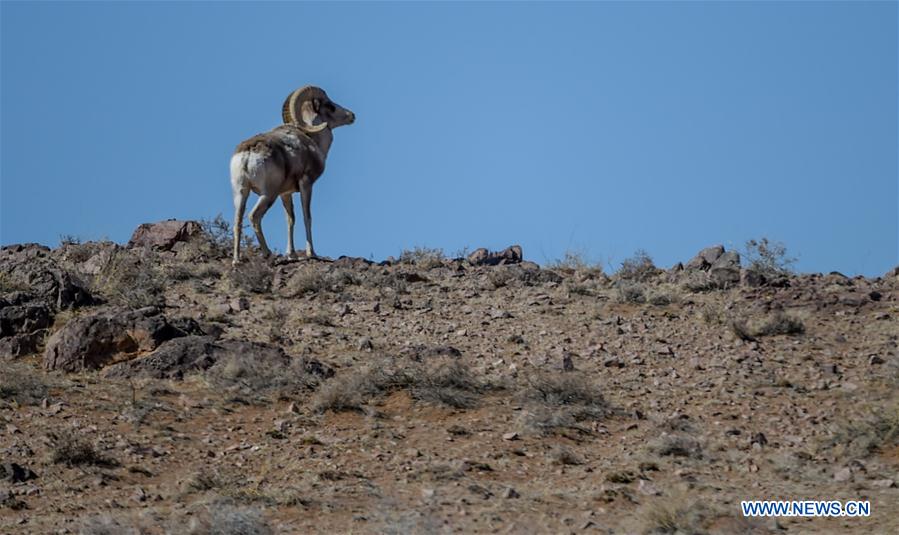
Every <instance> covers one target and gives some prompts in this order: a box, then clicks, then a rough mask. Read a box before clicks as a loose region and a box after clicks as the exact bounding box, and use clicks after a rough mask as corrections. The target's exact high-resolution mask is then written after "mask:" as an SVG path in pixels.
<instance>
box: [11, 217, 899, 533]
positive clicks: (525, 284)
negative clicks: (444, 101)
mask: <svg viewBox="0 0 899 535" xmlns="http://www.w3.org/2000/svg"><path fill="white" fill-rule="evenodd" d="M756 246H757V247H756V248H755V249H754V251H755V252H756V253H758V254H757V256H755V257H753V258H741V257H740V255H739V254H737V253H735V252H732V251H725V250H724V249H723V248H722V247H710V248H708V249H705V250H703V251H701V252H700V253H699V254H698V255H696V256H695V257H694V258H692V259H691V260H689V261H688V262H686V263H684V264H683V265H681V264H678V265H677V266H675V267H674V268H672V269H668V270H663V269H659V268H657V267H656V266H654V265H653V264H652V261H651V260H650V259H649V257H647V256H645V255H636V256H635V257H633V258H631V259H629V260H627V261H626V262H625V263H624V265H623V266H622V267H621V269H620V270H618V271H617V272H616V273H614V274H612V275H608V274H606V273H603V271H602V270H601V269H600V268H598V267H596V266H592V265H589V264H587V263H584V262H582V261H580V260H579V259H578V258H576V257H569V258H567V259H565V260H563V261H560V262H558V263H557V264H555V265H553V266H544V267H541V266H538V265H537V264H534V263H531V262H528V261H526V260H525V259H524V258H523V255H522V251H521V249H520V248H518V247H510V248H508V249H506V250H505V251H500V252H490V251H487V250H483V249H481V250H477V251H475V252H474V253H472V254H470V255H468V256H467V257H466V258H455V259H452V258H445V257H444V256H443V255H442V254H440V252H439V251H433V250H426V249H417V250H414V251H409V252H406V253H404V254H403V255H401V257H400V258H399V259H388V260H387V261H384V262H379V263H373V262H371V261H369V260H366V259H361V258H339V259H336V260H330V259H315V260H305V259H303V260H289V259H285V258H278V259H275V260H272V261H265V260H263V259H261V258H259V257H258V256H255V255H253V254H252V251H251V253H250V254H249V256H248V258H247V259H246V260H245V261H244V262H243V263H241V264H240V265H239V266H237V267H236V268H232V267H231V264H230V260H229V258H228V247H229V245H228V235H227V233H226V229H225V228H223V227H222V226H218V227H216V226H215V225H201V224H197V223H193V222H179V221H168V222H163V223H159V224H153V225H146V226H142V227H141V228H139V229H138V230H137V231H136V232H135V234H134V237H133V238H132V240H131V242H130V243H129V244H128V245H127V246H120V245H116V244H113V243H109V242H90V243H74V242H69V243H65V244H63V245H61V246H60V247H58V248H56V249H52V250H51V249H49V248H46V247H43V246H40V245H34V244H27V245H13V246H6V247H4V248H3V249H2V251H0V532H2V533H88V534H94V533H96V534H99V533H310V532H323V533H435V532H490V533H493V532H500V533H535V532H537V533H569V532H570V533H580V532H599V533H734V534H737V533H779V532H783V531H786V532H789V533H837V532H840V533H848V532H857V533H862V532H865V533H897V532H899V519H897V516H896V514H895V513H896V510H897V509H896V504H897V503H899V488H897V483H899V395H897V391H899V350H897V344H899V321H897V318H899V268H897V269H895V270H893V271H891V272H890V273H887V274H885V275H884V276H883V277H879V278H864V277H854V278H849V277H846V276H843V275H841V274H839V273H830V274H803V275H795V274H793V273H791V272H790V271H789V270H788V269H786V268H787V266H786V264H785V263H784V262H782V260H783V258H782V251H778V250H777V249H776V247H773V246H771V244H768V243H767V242H762V243H759V244H756ZM745 499H791V500H801V499H838V500H870V501H871V509H872V514H871V516H870V517H868V518H863V519H855V518H820V519H813V520H809V519H795V518H792V519H791V518H781V519H776V520H775V519H767V520H751V519H745V518H743V517H742V516H741V514H740V509H739V506H740V501H741V500H745Z"/></svg>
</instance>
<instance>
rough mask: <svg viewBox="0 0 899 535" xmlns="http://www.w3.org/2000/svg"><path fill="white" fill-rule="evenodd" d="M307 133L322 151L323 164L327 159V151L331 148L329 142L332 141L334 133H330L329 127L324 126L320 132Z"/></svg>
mask: <svg viewBox="0 0 899 535" xmlns="http://www.w3.org/2000/svg"><path fill="white" fill-rule="evenodd" d="M308 135H309V137H310V138H311V139H312V141H314V142H315V145H316V146H318V150H319V151H320V152H321V153H322V163H323V164H324V163H325V160H327V159H328V151H329V150H331V142H332V141H334V134H332V133H331V129H330V128H325V129H324V130H322V131H321V132H316V133H314V134H308Z"/></svg>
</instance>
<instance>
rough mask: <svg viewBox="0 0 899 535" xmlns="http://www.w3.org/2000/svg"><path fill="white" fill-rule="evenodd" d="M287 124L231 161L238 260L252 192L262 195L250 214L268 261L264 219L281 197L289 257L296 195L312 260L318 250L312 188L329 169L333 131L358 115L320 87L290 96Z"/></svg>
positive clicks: (248, 144) (249, 142) (286, 107)
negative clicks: (311, 206) (315, 247)
mask: <svg viewBox="0 0 899 535" xmlns="http://www.w3.org/2000/svg"><path fill="white" fill-rule="evenodd" d="M281 117H282V118H283V119H284V124H282V125H281V126H278V127H276V128H274V129H272V130H270V131H268V132H265V133H263V134H258V135H256V136H253V137H251V138H250V139H248V140H246V141H244V142H242V143H241V144H240V145H238V146H237V148H236V149H235V150H234V155H233V156H232V157H231V190H232V192H233V194H234V259H233V263H234V264H237V263H238V262H239V261H240V242H241V226H242V223H243V216H244V210H245V209H246V205H247V198H248V197H249V196H250V192H251V191H252V192H254V193H256V194H257V195H259V200H258V201H257V202H256V206H254V207H253V209H252V210H251V211H250V224H251V225H252V226H253V231H254V232H255V233H256V239H257V240H258V241H259V249H260V250H261V252H262V254H263V255H264V256H266V257H267V256H269V255H271V251H270V250H269V248H268V244H267V243H266V242H265V236H263V234H262V217H263V216H264V215H265V212H267V211H268V209H269V208H270V207H271V206H272V204H273V203H274V202H275V199H276V198H278V197H280V198H281V203H282V204H283V205H284V211H285V212H286V213H287V255H288V256H290V257H294V256H296V252H295V251H294V246H293V226H294V213H293V193H294V192H297V191H299V192H300V197H301V201H302V203H303V223H304V225H305V227H306V256H307V257H314V256H315V249H314V248H313V246H312V213H311V211H310V204H311V203H312V185H313V184H314V183H315V181H316V180H317V179H318V178H319V177H320V176H321V174H322V172H324V170H325V160H326V159H327V157H328V151H329V150H330V148H331V143H332V141H333V140H334V134H333V133H332V130H334V129H335V128H337V127H339V126H343V125H348V124H353V122H354V121H355V120H356V116H355V115H354V114H353V112H351V111H350V110H348V109H346V108H344V107H342V106H339V105H337V104H336V103H335V102H334V101H332V100H331V99H330V98H328V95H327V94H326V93H325V92H324V91H323V90H322V89H321V88H318V87H314V86H306V87H301V88H300V89H297V90H296V91H294V92H293V93H291V94H290V95H288V96H287V99H286V100H285V101H284V105H283V106H282V108H281Z"/></svg>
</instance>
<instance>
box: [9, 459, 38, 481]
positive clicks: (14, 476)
mask: <svg viewBox="0 0 899 535" xmlns="http://www.w3.org/2000/svg"><path fill="white" fill-rule="evenodd" d="M0 479H2V480H5V481H8V482H9V483H21V482H23V481H29V480H32V479H37V474H35V473H34V472H32V471H31V469H30V468H28V467H26V466H21V465H19V464H16V463H3V464H0Z"/></svg>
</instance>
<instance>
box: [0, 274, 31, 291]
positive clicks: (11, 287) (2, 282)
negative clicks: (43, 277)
mask: <svg viewBox="0 0 899 535" xmlns="http://www.w3.org/2000/svg"><path fill="white" fill-rule="evenodd" d="M27 290H28V285H27V284H25V283H24V282H22V281H20V280H19V279H17V278H15V277H13V276H11V275H10V274H9V273H0V294H5V293H10V292H24V291H27Z"/></svg>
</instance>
